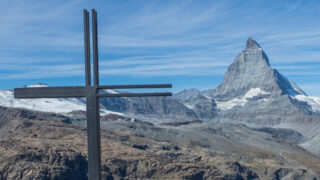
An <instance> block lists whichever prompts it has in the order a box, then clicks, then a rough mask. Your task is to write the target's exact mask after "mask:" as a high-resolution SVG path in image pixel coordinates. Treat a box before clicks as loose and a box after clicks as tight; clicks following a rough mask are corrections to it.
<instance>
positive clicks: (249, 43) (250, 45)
mask: <svg viewBox="0 0 320 180" xmlns="http://www.w3.org/2000/svg"><path fill="white" fill-rule="evenodd" d="M249 48H261V47H260V45H259V44H258V43H257V41H255V40H254V39H252V37H249V38H248V40H247V44H246V49H249Z"/></svg>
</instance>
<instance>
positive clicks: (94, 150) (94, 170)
mask: <svg viewBox="0 0 320 180" xmlns="http://www.w3.org/2000/svg"><path fill="white" fill-rule="evenodd" d="M83 19H84V50H85V86H64V87H31V88H15V89H14V97H15V98H74V97H85V98H86V101H87V102H86V103H87V132H88V174H89V175H88V178H89V180H100V179H101V140H100V120H99V119H100V107H99V98H100V97H142V96H171V95H172V93H169V92H163V93H119V94H100V92H99V90H101V89H137V88H171V87H172V85H171V84H150V85H102V86H101V85H99V67H98V30H97V12H96V11H95V10H94V9H93V10H92V46H93V53H92V55H93V81H94V82H93V85H91V67H90V64H91V61H90V27H89V12H88V11H87V10H86V9H85V10H84V11H83Z"/></svg>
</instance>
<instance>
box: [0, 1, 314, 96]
mask: <svg viewBox="0 0 320 180" xmlns="http://www.w3.org/2000/svg"><path fill="white" fill-rule="evenodd" d="M92 7H96V9H97V10H98V21H99V27H98V28H99V52H100V64H101V78H102V79H103V78H104V77H110V76H114V77H116V76H124V78H123V80H128V81H130V82H131V80H132V79H134V78H136V77H137V76H143V77H146V76H148V77H149V78H150V79H153V80H154V81H157V80H161V78H163V77H164V76H173V77H174V76H186V77H187V76H188V77H189V78H190V76H199V77H201V76H212V77H213V78H212V79H218V80H219V81H220V80H221V78H222V76H223V74H224V72H225V71H226V69H227V66H228V64H230V63H231V62H232V61H233V60H234V58H235V57H236V55H237V54H238V53H239V52H240V51H241V50H242V49H243V48H244V45H245V41H246V39H247V38H248V37H249V36H252V37H253V38H255V39H256V40H257V41H258V42H259V43H260V44H261V46H262V47H263V48H264V50H265V51H266V52H267V54H268V56H269V59H270V62H271V64H272V66H273V67H275V68H278V69H279V70H280V72H282V73H284V74H285V75H288V76H289V78H291V80H293V81H298V84H299V83H300V82H302V81H301V77H305V78H310V77H314V76H317V73H318V72H319V65H320V48H318V45H319V44H320V38H319V37H320V31H319V30H318V29H320V24H319V23H317V19H318V15H319V13H320V11H319V9H320V3H319V2H318V1H317V0H311V1H307V2H306V1H294V2H293V1H289V0H285V1H279V2H270V1H253V0H250V1H246V2H243V1H240V0H238V1H237V0H236V1H231V0H230V1H228V0H227V1H225V0H224V1H209V0H208V1H206V0H205V1H193V0H178V1H169V0H168V1H160V0H159V1H126V2H124V1H111V0H108V1H103V2H101V1H100V2H99V1H86V0H82V1H78V0H72V1H60V0H58V1H40V2H39V1H28V2H26V1H18V0H13V1H10V2H8V1H1V2H0V11H1V12H2V13H3V14H5V16H1V17H0V23H1V26H0V42H3V43H1V44H0V65H1V67H0V74H1V75H2V81H3V82H6V79H7V80H8V81H9V80H11V79H13V80H18V79H26V80H30V79H34V80H37V79H43V78H48V79H50V78H59V77H82V76H83V34H82V30H83V25H82V8H92ZM301 64H303V65H301ZM306 72H307V73H306ZM212 79H210V80H208V79H204V80H203V81H207V82H208V84H209V83H211V81H212ZM170 80H173V81H175V79H174V78H173V79H170ZM218 80H215V84H218V82H216V81H218ZM317 80H318V79H317V78H314V80H313V81H317ZM176 81H177V82H178V81H179V82H180V81H181V80H179V79H177V80H176ZM188 83H191V84H194V85H195V86H196V85H197V83H198V80H197V81H192V80H190V81H189V82H188ZM2 84H6V83H2ZM11 84H12V83H11ZM177 84H181V83H177ZM3 86H4V87H5V88H8V87H6V86H5V85H3ZM319 95H320V94H319Z"/></svg>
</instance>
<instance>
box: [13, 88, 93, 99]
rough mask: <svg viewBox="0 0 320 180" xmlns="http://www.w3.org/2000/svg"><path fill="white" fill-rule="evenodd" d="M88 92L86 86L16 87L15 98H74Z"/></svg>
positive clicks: (84, 95) (83, 95)
mask: <svg viewBox="0 0 320 180" xmlns="http://www.w3.org/2000/svg"><path fill="white" fill-rule="evenodd" d="M87 94H88V88H87V87H85V86H69V87H30V88H14V97H15V98H72V97H86V95H87Z"/></svg>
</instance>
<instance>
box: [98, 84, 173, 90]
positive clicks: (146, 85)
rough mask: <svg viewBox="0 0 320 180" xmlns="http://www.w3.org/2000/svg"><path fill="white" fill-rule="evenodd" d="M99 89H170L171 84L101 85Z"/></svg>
mask: <svg viewBox="0 0 320 180" xmlns="http://www.w3.org/2000/svg"><path fill="white" fill-rule="evenodd" d="M98 88H99V89H138V88H139V89H140V88H141V89H143V88H172V84H145V85H102V86H98Z"/></svg>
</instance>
